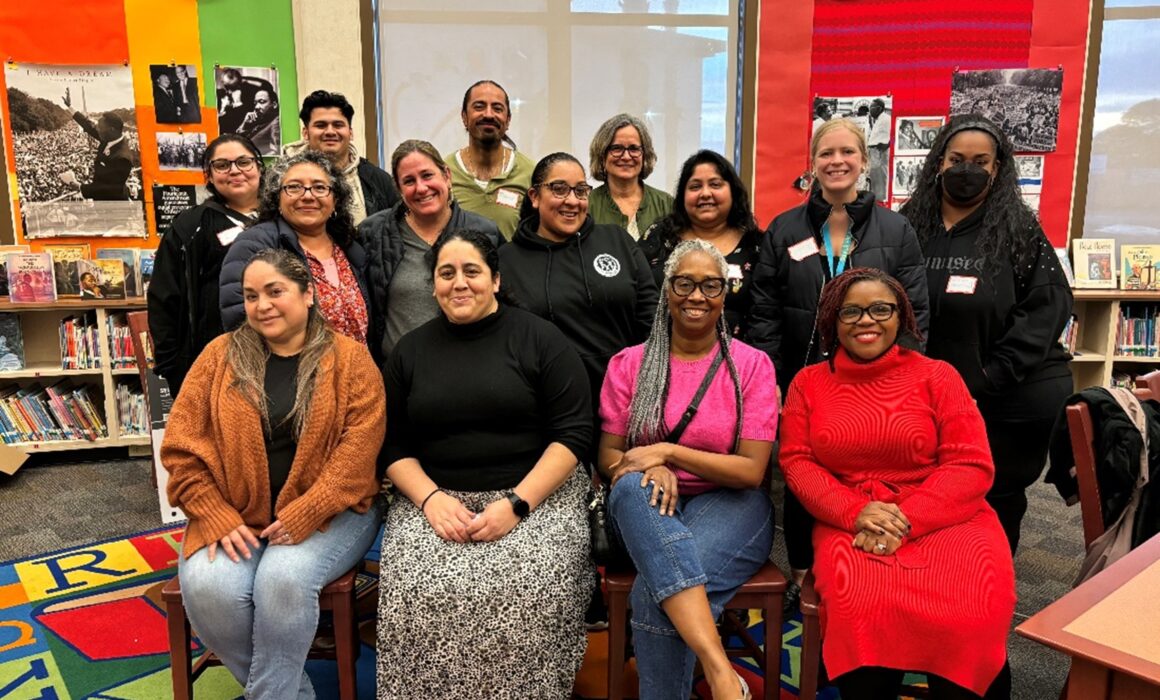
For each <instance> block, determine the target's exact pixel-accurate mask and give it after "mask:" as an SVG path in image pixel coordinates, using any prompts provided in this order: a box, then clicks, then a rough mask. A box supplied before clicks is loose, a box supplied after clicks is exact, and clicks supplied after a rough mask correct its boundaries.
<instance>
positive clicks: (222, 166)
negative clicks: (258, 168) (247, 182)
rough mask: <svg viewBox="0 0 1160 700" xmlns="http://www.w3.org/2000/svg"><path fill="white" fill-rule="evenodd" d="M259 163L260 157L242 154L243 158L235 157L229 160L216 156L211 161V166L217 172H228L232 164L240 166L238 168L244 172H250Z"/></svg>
mask: <svg viewBox="0 0 1160 700" xmlns="http://www.w3.org/2000/svg"><path fill="white" fill-rule="evenodd" d="M257 163H258V159H257V158H254V157H251V156H242V157H241V158H234V159H233V160H228V159H226V158H214V159H213V160H211V161H210V162H209V167H211V168H213V171H214V172H215V173H228V172H229V171H230V167H231V166H234V165H236V166H238V170H240V171H242V172H243V173H248V172H250V171H251V170H253V169H254V166H255V165H256V164H257Z"/></svg>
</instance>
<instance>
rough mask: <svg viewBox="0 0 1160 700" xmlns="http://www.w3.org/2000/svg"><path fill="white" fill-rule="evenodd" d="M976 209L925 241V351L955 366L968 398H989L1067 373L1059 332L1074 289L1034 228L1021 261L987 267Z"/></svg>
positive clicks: (982, 210)
mask: <svg viewBox="0 0 1160 700" xmlns="http://www.w3.org/2000/svg"><path fill="white" fill-rule="evenodd" d="M984 213H985V208H984V207H980V208H978V209H976V210H975V211H974V212H972V213H971V214H970V215H969V216H967V218H965V219H963V220H962V221H960V222H959V223H957V224H955V225H954V226H953V227H951V230H950V231H949V232H947V231H943V232H942V233H940V234H938V235H936V236H934V237H932V238H931V239H930V240H928V241H927V242H926V275H927V286H928V289H929V292H930V311H931V314H930V315H931V320H930V335H929V337H928V339H927V344H926V350H927V354H928V355H929V356H931V357H934V358H937V359H940V360H946V361H947V362H949V363H950V364H951V365H953V366H954V367H955V369H957V370H958V371H959V374H961V375H962V376H963V380H964V381H966V383H967V388H968V389H969V390H970V392H971V395H972V396H974V397H975V399H977V400H979V401H980V402H984V401H986V402H992V401H994V400H995V399H998V398H1000V397H1002V396H1003V395H1005V394H1010V393H1012V392H1013V391H1014V390H1015V389H1016V388H1018V387H1019V386H1021V385H1026V384H1030V383H1032V382H1037V381H1041V380H1044V379H1053V378H1061V377H1070V376H1071V369H1070V368H1069V367H1068V364H1067V363H1068V360H1069V359H1070V358H1069V356H1068V354H1067V352H1066V351H1065V350H1064V349H1063V346H1062V345H1060V343H1059V336H1060V334H1061V333H1062V332H1063V328H1064V326H1065V325H1066V324H1067V321H1068V319H1069V318H1070V317H1071V309H1072V292H1071V287H1070V286H1069V285H1068V283H1067V277H1066V275H1065V274H1064V272H1063V268H1062V267H1061V266H1060V262H1059V258H1058V257H1057V256H1056V254H1055V250H1054V249H1053V248H1052V247H1051V244H1050V243H1049V242H1048V241H1047V237H1046V236H1044V235H1043V231H1042V229H1040V228H1039V227H1038V226H1036V227H1035V229H1034V230H1033V231H1029V232H1028V235H1030V236H1033V237H1034V238H1035V241H1036V247H1035V252H1034V254H1033V255H1032V256H1030V259H1029V260H1028V261H1027V262H1024V263H1022V264H1019V265H1016V264H1015V263H1014V262H1006V263H1004V264H1001V265H994V264H987V262H986V261H985V260H984V258H983V255H982V254H981V253H980V252H979V248H978V239H979V235H980V234H982V233H983V228H982V224H983V216H984Z"/></svg>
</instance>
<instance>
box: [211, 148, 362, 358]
mask: <svg viewBox="0 0 1160 700" xmlns="http://www.w3.org/2000/svg"><path fill="white" fill-rule="evenodd" d="M350 198H351V192H350V187H349V186H348V185H347V184H346V181H345V180H344V179H343V177H342V175H341V174H340V173H339V172H338V171H337V170H336V169H335V167H334V165H333V164H332V163H331V162H330V160H329V159H328V158H327V157H326V156H324V155H322V154H321V153H319V152H317V151H303V152H301V153H298V154H296V155H292V156H287V157H285V158H282V159H281V160H279V161H278V162H277V163H275V164H274V166H273V167H272V168H271V169H270V173H269V176H268V177H267V181H266V188H265V191H264V192H263V193H262V202H261V207H260V209H259V212H258V222H259V223H258V224H257V225H255V226H254V227H252V228H249V229H247V230H246V231H245V232H243V233H242V235H240V236H238V240H237V241H236V242H235V243H234V245H233V246H231V247H230V251H229V253H228V254H227V255H226V260H225V263H224V264H223V265H222V273H221V290H220V304H221V312H222V323H223V325H224V326H225V328H226V329H231V328H234V327H235V326H237V325H238V324H239V323H241V321H242V320H243V319H244V318H245V311H244V304H243V299H242V284H241V281H242V280H241V273H242V269H243V268H245V265H246V262H247V261H248V260H249V259H250V258H251V257H252V256H253V255H254V254H255V253H257V252H258V251H260V250H264V249H266V248H276V249H282V250H289V251H291V252H293V253H294V254H295V255H297V256H298V257H299V258H301V259H302V261H303V262H305V263H306V265H307V267H309V268H310V274H311V276H312V277H313V279H314V285H315V288H316V290H317V291H316V296H317V300H316V303H317V304H318V306H319V310H321V311H322V316H323V318H325V319H326V321H327V322H328V323H329V324H330V326H331V328H333V329H334V330H335V331H336V332H338V333H341V334H342V335H345V336H346V337H348V338H352V339H354V340H357V341H358V342H360V343H364V344H365V343H367V336H368V333H367V331H368V327H369V325H370V320H369V319H370V309H371V301H370V299H371V297H370V289H369V287H368V282H367V280H368V279H369V276H368V274H367V269H368V266H369V256H368V255H367V252H366V249H365V248H364V247H363V245H362V243H360V242H359V241H358V239H357V236H356V230H355V227H354V219H353V218H352V217H351V214H350V208H349V202H350ZM370 345H371V348H370V350H371V353H372V355H374V356H375V359H376V361H380V360H381V357H380V356H379V354H378V347H377V346H378V343H371V344H370Z"/></svg>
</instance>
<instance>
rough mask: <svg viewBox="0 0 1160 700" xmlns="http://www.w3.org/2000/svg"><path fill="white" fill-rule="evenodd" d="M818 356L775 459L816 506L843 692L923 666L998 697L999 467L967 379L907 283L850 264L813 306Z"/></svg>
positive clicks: (871, 691)
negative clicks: (822, 358) (923, 348)
mask: <svg viewBox="0 0 1160 700" xmlns="http://www.w3.org/2000/svg"><path fill="white" fill-rule="evenodd" d="M818 329H819V332H820V334H821V339H822V343H823V348H822V349H823V351H824V352H825V353H826V358H827V361H826V362H822V363H818V364H815V365H812V366H810V367H807V368H805V369H804V370H802V371H801V372H800V373H799V374H798V375H797V377H796V378H795V379H794V381H793V384H792V385H791V386H790V389H789V396H788V398H787V400H786V404H785V410H784V413H783V415H782V432H781V441H782V447H781V455H780V461H781V466H782V469H783V470H784V472H785V476H786V480H787V482H788V484H789V487H790V488H791V489H793V491H794V493H795V494H796V495H797V496H798V498H799V499H801V502H802V504H803V505H804V506H805V507H806V509H807V510H808V511H809V512H810V514H811V515H813V516H814V517H815V518H816V519H817V523H816V525H815V526H814V532H813V546H814V553H815V564H814V569H813V571H814V576H815V579H816V581H817V591H818V594H819V596H820V597H821V599H822V601H823V606H822V612H821V623H822V635H823V640H824V641H823V646H822V654H823V659H824V660H825V664H826V668H827V670H828V671H829V673H830V676H831V677H832V678H834V679H835V682H836V684H837V685H838V687H839V689H840V690H841V693H842V698H843V699H844V700H859V699H863V698H864V699H867V700H870V699H873V700H877V699H879V698H891V699H893V698H895V697H897V693H898V686H899V685H900V684H901V682H902V677H903V674H904V673H905V672H907V671H910V672H917V673H925V674H926V675H927V676H928V678H929V680H930V687H931V691H932V697H933V698H936V699H939V698H941V699H949V698H955V699H957V698H977V697H979V696H983V697H986V698H1008V697H1010V683H1011V681H1010V671H1009V668H1008V666H1007V664H1006V639H1007V630H1008V627H1009V626H1010V623H1011V617H1012V615H1013V613H1014V609H1015V572H1014V567H1013V565H1012V562H1011V550H1010V548H1009V547H1008V546H1007V540H1006V537H1005V536H1004V534H1003V529H1002V528H1001V527H1000V525H999V520H998V518H997V517H996V516H995V512H994V511H993V510H992V509H991V507H990V506H989V505H987V502H986V500H984V498H983V497H984V496H985V495H986V493H987V490H988V489H989V488H990V486H991V482H992V480H993V479H994V474H995V468H994V464H993V463H992V461H991V454H990V450H989V448H988V447H987V433H986V429H985V428H984V426H983V419H982V417H981V416H980V415H979V411H978V409H977V408H976V407H975V404H974V402H973V401H972V400H971V396H970V394H969V393H968V391H967V387H966V385H965V384H964V383H963V380H962V378H960V377H959V375H958V373H956V372H955V370H954V369H953V368H952V367H951V366H950V365H948V364H947V363H945V362H941V361H938V360H931V359H929V358H927V357H924V356H923V355H921V354H919V353H918V352H915V351H912V350H909V349H907V348H904V347H901V346H900V345H899V344H898V342H897V341H898V340H899V338H900V336H902V337H906V336H909V337H910V338H912V339H915V340H918V339H919V338H917V336H918V335H919V333H918V330H917V324H916V322H915V319H914V311H913V308H912V307H911V305H910V301H909V299H907V297H906V293H905V292H904V291H903V289H902V287H901V285H899V284H898V282H897V281H895V280H894V279H893V278H891V277H890V276H888V275H886V274H885V273H883V272H881V271H879V270H874V269H869V268H858V269H854V270H850V271H848V272H846V273H845V274H843V275H839V276H838V277H837V278H835V279H834V280H833V281H832V282H830V283H829V284H827V285H826V288H825V290H824V291H823V293H822V297H821V300H820V302H819V307H818Z"/></svg>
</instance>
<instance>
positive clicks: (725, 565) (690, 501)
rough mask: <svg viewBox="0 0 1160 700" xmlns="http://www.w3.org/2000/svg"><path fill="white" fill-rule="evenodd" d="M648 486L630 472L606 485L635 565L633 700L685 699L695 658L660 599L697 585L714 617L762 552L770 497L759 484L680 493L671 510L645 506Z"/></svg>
mask: <svg viewBox="0 0 1160 700" xmlns="http://www.w3.org/2000/svg"><path fill="white" fill-rule="evenodd" d="M651 494H652V487H651V486H650V487H645V488H642V487H641V485H640V478H639V477H638V476H636V475H633V474H630V475H628V476H626V477H625V478H623V479H621V480H620V481H618V482H617V483H616V485H615V486H613V487H612V492H611V493H610V494H609V498H608V509H609V513H610V514H611V515H612V521H613V524H614V525H615V527H616V530H617V531H618V532H619V533H620V536H621V539H623V540H624V544H625V546H626V547H627V548H628V553H629V554H630V555H631V556H632V560H633V563H635V564H636V569H637V577H636V583H635V584H634V585H633V588H632V593H631V594H630V595H629V601H630V603H631V605H632V628H633V645H634V647H635V648H636V664H637V672H638V674H639V676H640V698H641V700H653V699H656V700H671V699H672V698H687V697H689V693H690V691H691V690H692V685H693V667H694V665H695V663H696V658H695V656H694V655H693V652H692V650H691V649H689V647H688V645H687V644H685V642H684V640H682V639H681V637H680V635H678V634H677V631H676V629H675V628H674V627H673V625H672V622H670V621H669V618H668V616H667V615H665V612H664V610H663V609H661V602H662V601H663V600H665V599H666V598H668V597H670V596H672V595H674V594H676V593H679V592H681V591H683V590H685V589H688V588H692V587H694V586H700V585H703V586H705V592H706V593H707V594H708V596H709V606H710V609H711V610H712V612H713V615H714V617H719V616H720V615H721V611H722V610H723V609H724V606H725V603H726V602H727V601H728V600H729V599H730V598H732V597H733V594H734V593H735V592H736V591H737V589H738V588H739V587H740V586H741V584H743V583H745V582H746V581H747V580H749V578H750V577H751V576H753V574H755V573H757V570H758V569H760V568H761V566H762V565H763V564H764V563H765V562H766V560H767V559H768V558H769V553H770V549H771V547H772V545H773V504H772V503H771V502H770V500H769V496H768V495H767V494H766V493H765V491H764V490H761V489H743V490H734V489H717V490H715V491H710V492H708V493H703V494H699V495H696V496H682V497H680V498H679V499H678V500H679V503H678V505H677V510H676V514H675V515H672V516H668V515H661V514H660V513H659V512H658V510H657V508H656V507H652V506H649V497H650V496H651Z"/></svg>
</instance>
